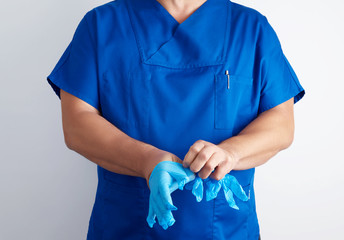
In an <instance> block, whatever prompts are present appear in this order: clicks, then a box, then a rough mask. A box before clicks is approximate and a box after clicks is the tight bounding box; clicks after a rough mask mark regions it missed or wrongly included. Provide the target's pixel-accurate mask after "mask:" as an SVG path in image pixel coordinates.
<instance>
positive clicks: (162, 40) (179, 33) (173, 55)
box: [126, 0, 231, 68]
mask: <svg viewBox="0 0 344 240" xmlns="http://www.w3.org/2000/svg"><path fill="white" fill-rule="evenodd" d="M126 3H127V8H128V12H129V16H130V20H131V24H132V27H133V30H134V33H135V37H136V41H137V45H138V49H139V52H140V57H141V60H142V62H144V63H146V64H151V65H160V66H164V67H169V68H194V67H203V66H211V65H219V64H223V63H224V60H225V53H226V50H227V45H228V44H225V43H228V38H229V33H230V24H229V21H230V17H231V11H230V6H231V5H230V1H229V0H207V1H205V2H204V3H203V4H202V5H201V6H200V7H199V8H197V9H196V10H195V11H194V12H193V13H192V14H191V15H190V16H189V17H188V18H187V19H186V20H184V21H183V22H182V23H179V22H178V21H177V20H176V19H175V18H174V17H173V16H172V15H171V14H170V13H169V12H168V11H167V10H166V9H165V8H164V7H163V6H162V5H161V4H160V3H159V2H158V1H156V0H126Z"/></svg>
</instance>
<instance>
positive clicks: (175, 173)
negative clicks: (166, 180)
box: [168, 162, 195, 190]
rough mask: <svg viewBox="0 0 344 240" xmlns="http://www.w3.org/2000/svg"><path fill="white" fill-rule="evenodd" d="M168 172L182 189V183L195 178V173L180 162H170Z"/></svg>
mask: <svg viewBox="0 0 344 240" xmlns="http://www.w3.org/2000/svg"><path fill="white" fill-rule="evenodd" d="M168 173H169V174H170V175H171V176H172V177H173V178H174V179H175V181H176V182H177V184H178V188H179V189H180V190H183V187H184V185H185V184H186V183H188V182H190V181H192V180H193V179H194V178H195V174H194V173H193V172H192V171H191V170H190V169H188V168H184V167H183V165H182V164H180V163H173V162H171V163H170V167H169V169H168Z"/></svg>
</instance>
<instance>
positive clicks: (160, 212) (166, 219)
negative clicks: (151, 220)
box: [153, 201, 175, 230]
mask: <svg viewBox="0 0 344 240" xmlns="http://www.w3.org/2000/svg"><path fill="white" fill-rule="evenodd" d="M153 206H154V207H155V211H156V215H157V218H158V222H159V225H160V226H161V227H162V228H163V229H164V230H166V229H167V228H168V227H169V226H172V225H173V224H174V222H175V220H174V218H173V215H172V212H171V210H168V209H166V208H164V206H163V205H162V204H161V203H159V201H155V204H154V205H153Z"/></svg>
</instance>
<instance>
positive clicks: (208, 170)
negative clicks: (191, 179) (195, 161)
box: [203, 162, 214, 172]
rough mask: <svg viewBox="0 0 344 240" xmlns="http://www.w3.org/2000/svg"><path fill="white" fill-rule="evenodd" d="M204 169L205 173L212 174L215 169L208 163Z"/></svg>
mask: <svg viewBox="0 0 344 240" xmlns="http://www.w3.org/2000/svg"><path fill="white" fill-rule="evenodd" d="M203 168H204V170H205V171H207V172H211V171H212V170H213V169H214V166H213V165H212V164H211V163H209V162H207V163H206V164H205V165H204V167H203Z"/></svg>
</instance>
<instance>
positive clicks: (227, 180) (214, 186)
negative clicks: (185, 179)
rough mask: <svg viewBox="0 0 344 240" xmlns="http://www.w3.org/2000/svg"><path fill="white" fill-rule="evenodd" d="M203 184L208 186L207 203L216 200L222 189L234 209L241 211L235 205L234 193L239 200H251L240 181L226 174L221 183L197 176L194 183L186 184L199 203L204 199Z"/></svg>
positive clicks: (206, 190) (206, 189)
mask: <svg viewBox="0 0 344 240" xmlns="http://www.w3.org/2000/svg"><path fill="white" fill-rule="evenodd" d="M203 183H204V184H205V186H206V188H205V192H206V200H207V201H210V200H212V199H214V198H216V197H217V194H218V193H219V191H220V190H221V187H222V189H223V193H224V195H225V198H226V200H227V202H228V205H229V206H230V207H232V208H234V209H237V210H239V207H238V206H237V205H236V203H235V200H234V198H233V193H234V195H235V196H236V197H237V198H239V199H240V200H242V201H247V200H248V199H249V198H248V197H247V195H246V193H245V191H244V190H243V188H242V187H241V185H240V184H239V182H238V180H237V179H236V178H235V177H234V176H232V175H230V174H226V175H225V177H224V178H222V179H221V180H219V181H217V180H214V179H212V178H209V177H208V178H206V179H204V180H202V179H201V178H200V177H198V176H197V177H196V178H195V180H194V181H192V182H189V183H188V184H186V185H185V188H186V189H188V190H192V194H193V195H195V197H196V200H197V201H198V202H200V201H201V200H202V199H203V189H204V184H203Z"/></svg>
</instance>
